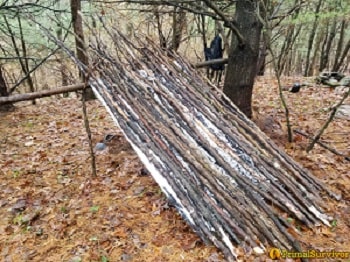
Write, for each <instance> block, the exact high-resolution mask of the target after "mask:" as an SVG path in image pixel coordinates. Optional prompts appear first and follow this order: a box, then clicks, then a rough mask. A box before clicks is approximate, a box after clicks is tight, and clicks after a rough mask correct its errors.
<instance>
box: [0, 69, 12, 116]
mask: <svg viewBox="0 0 350 262" xmlns="http://www.w3.org/2000/svg"><path fill="white" fill-rule="evenodd" d="M8 95H9V93H8V89H7V85H6V81H5V78H4V75H3V73H2V65H1V64H0V96H3V97H7V96H8ZM12 108H13V105H12V103H8V104H6V105H1V104H0V111H10V110H11V109H12Z"/></svg>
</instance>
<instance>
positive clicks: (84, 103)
mask: <svg viewBox="0 0 350 262" xmlns="http://www.w3.org/2000/svg"><path fill="white" fill-rule="evenodd" d="M85 91H86V85H85V88H84V89H83V95H82V98H81V100H82V105H83V115H84V126H85V130H86V133H87V135H88V140H89V149H90V156H91V171H92V176H93V177H96V176H97V173H96V160H95V154H94V148H93V146H92V141H91V130H90V125H89V119H88V117H87V113H86V101H85V95H86V94H85Z"/></svg>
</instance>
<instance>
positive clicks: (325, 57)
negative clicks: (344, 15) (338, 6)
mask: <svg viewBox="0 0 350 262" xmlns="http://www.w3.org/2000/svg"><path fill="white" fill-rule="evenodd" d="M336 32H337V21H336V19H334V20H333V23H332V26H331V28H330V31H329V34H328V37H327V41H326V44H325V48H324V50H323V51H322V53H321V61H320V72H322V71H323V70H324V69H325V68H327V66H328V64H329V56H330V51H331V47H332V43H333V40H334V38H335V35H336Z"/></svg>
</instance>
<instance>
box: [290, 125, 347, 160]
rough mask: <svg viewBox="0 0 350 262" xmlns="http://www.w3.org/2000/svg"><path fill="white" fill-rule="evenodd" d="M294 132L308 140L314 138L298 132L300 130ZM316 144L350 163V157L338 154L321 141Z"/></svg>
mask: <svg viewBox="0 0 350 262" xmlns="http://www.w3.org/2000/svg"><path fill="white" fill-rule="evenodd" d="M293 131H294V132H295V133H297V134H299V135H302V136H304V137H306V138H308V139H312V136H311V135H308V134H306V133H304V132H303V131H300V130H298V129H294V130H293ZM316 143H317V144H319V145H320V146H321V147H323V148H325V149H327V150H328V151H330V152H332V153H333V154H335V155H337V156H341V157H344V158H345V160H347V161H350V156H347V155H345V154H343V153H340V152H338V151H337V150H335V149H334V148H332V147H330V146H328V145H326V144H325V143H323V142H321V141H317V142H316Z"/></svg>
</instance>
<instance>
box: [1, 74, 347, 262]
mask: <svg viewBox="0 0 350 262" xmlns="http://www.w3.org/2000/svg"><path fill="white" fill-rule="evenodd" d="M292 81H293V80H289V79H284V83H286V84H291V83H292ZM340 95H341V90H336V91H330V90H329V89H325V88H319V87H317V86H313V87H308V88H305V89H303V90H302V91H301V92H300V93H298V94H292V93H286V96H287V99H288V103H289V105H290V107H291V114H292V123H293V125H294V127H295V128H297V129H300V130H303V131H305V132H308V133H310V134H312V133H314V132H316V131H317V130H318V128H319V127H320V126H321V125H322V123H323V122H324V121H325V119H326V118H327V108H329V107H330V106H331V105H332V104H333V103H334V102H335V101H337V99H339V98H340ZM277 97H278V96H277V86H276V81H275V80H274V79H273V78H269V77H264V78H259V79H258V80H257V84H256V88H255V94H254V109H255V111H256V112H255V121H256V122H257V124H258V125H259V126H260V127H261V128H262V129H263V130H264V131H265V132H266V133H267V134H269V135H270V136H271V137H272V139H273V140H274V141H276V143H277V144H278V145H279V146H281V147H282V148H284V149H285V150H286V151H287V153H288V154H290V155H291V156H292V157H293V158H295V159H296V160H297V161H299V162H300V163H302V164H303V165H304V166H305V167H307V168H308V169H310V170H311V171H312V172H313V173H314V174H315V175H316V176H318V177H319V178H321V179H322V180H323V181H325V182H326V183H327V184H329V185H330V186H331V187H332V188H333V189H334V190H337V191H338V192H341V193H342V194H343V200H342V201H340V202H335V201H334V200H332V199H325V201H328V202H329V210H327V212H329V213H330V214H332V215H333V216H334V218H335V220H334V222H333V227H332V228H326V227H324V226H315V228H314V229H313V230H304V228H303V226H301V225H296V224H293V221H292V220H291V224H292V226H295V227H297V228H298V229H299V230H300V231H299V233H298V234H297V235H296V237H298V238H299V239H300V240H301V243H302V244H303V247H304V248H305V249H307V248H308V247H309V245H310V244H312V245H313V246H314V247H316V248H318V249H319V250H321V251H324V250H333V249H334V250H337V251H350V244H349V243H350V241H349V240H350V237H349V236H348V232H349V229H350V207H349V202H350V173H349V172H350V171H349V162H347V161H345V160H344V159H343V158H341V157H338V156H335V155H333V154H332V153H330V152H328V151H327V150H325V149H322V148H321V147H319V146H316V148H315V149H314V150H313V151H312V152H311V153H310V154H306V153H305V151H304V149H305V146H306V145H307V143H308V140H307V139H306V138H304V137H301V136H297V135H296V136H295V137H294V139H295V141H294V142H293V143H287V142H286V131H285V120H284V116H283V110H282V109H281V107H280V102H279V100H278V99H277ZM347 102H348V103H349V100H348V101H347ZM88 113H89V119H90V121H91V122H90V124H91V130H92V133H93V142H94V144H96V142H99V141H100V140H102V139H103V137H104V136H105V135H106V134H114V135H115V137H114V138H113V140H112V141H110V142H109V144H108V148H107V149H106V150H104V151H102V152H99V153H98V154H97V156H96V159H97V169H98V176H97V177H92V176H91V172H90V159H89V151H88V141H87V135H86V133H85V129H84V126H83V119H82V109H81V102H80V101H79V100H78V99H75V98H68V99H58V100H55V99H53V98H50V99H42V100H41V101H39V102H38V105H36V106H33V105H30V104H29V103H19V104H18V105H17V108H16V110H15V111H14V112H10V113H7V114H1V115H0V133H1V137H0V216H1V219H0V260H1V261H8V262H10V261H67V262H68V261H71V262H73V261H212V262H214V261H224V260H223V258H222V255H221V254H220V252H219V251H218V250H217V249H216V248H215V247H210V246H209V247H208V246H205V245H204V244H203V243H202V242H201V241H200V240H199V239H198V237H197V236H196V235H195V233H193V232H192V231H191V229H190V228H189V227H188V226H187V225H186V224H185V222H184V221H183V220H182V219H181V217H180V216H179V215H178V214H177V212H176V211H175V210H174V209H173V208H172V207H169V205H168V203H167V201H166V199H165V197H164V195H163V194H162V193H161V191H160V189H159V187H158V186H157V184H156V183H155V182H154V181H153V179H152V177H151V176H150V175H149V174H148V173H147V172H146V171H145V170H144V169H143V166H142V164H141V163H140V161H139V160H138V158H137V156H136V155H135V153H134V152H133V151H132V149H131V148H130V147H129V146H128V144H127V142H126V141H125V139H124V138H123V137H122V134H121V132H120V130H118V129H117V128H116V127H115V126H114V124H113V122H112V120H111V119H110V117H109V116H108V115H107V113H106V111H105V109H104V108H103V107H102V106H101V105H100V103H99V102H98V101H92V102H88ZM349 122H350V121H346V120H344V119H343V120H340V119H337V120H335V121H334V122H333V123H332V124H331V126H330V127H329V129H328V130H327V132H326V133H325V135H324V136H323V137H322V140H323V141H325V142H327V143H329V144H331V145H333V146H334V147H336V148H337V150H339V151H341V152H343V153H346V154H349V150H350V142H349V131H350V123H349ZM281 215H283V214H281ZM251 254H252V251H251V250H245V253H242V257H241V261H266V260H267V256H266V255H261V256H255V255H251ZM349 260H350V258H349V259H348V260H345V261H349Z"/></svg>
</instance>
